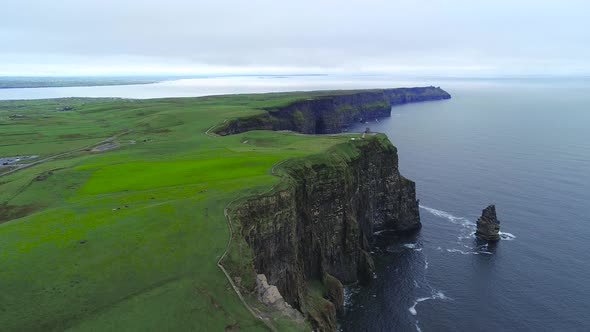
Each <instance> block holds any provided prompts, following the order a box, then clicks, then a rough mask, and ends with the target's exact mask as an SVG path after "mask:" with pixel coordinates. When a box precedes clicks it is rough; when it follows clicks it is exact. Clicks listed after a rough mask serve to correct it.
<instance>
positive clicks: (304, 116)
mask: <svg viewBox="0 0 590 332" xmlns="http://www.w3.org/2000/svg"><path fill="white" fill-rule="evenodd" d="M449 98H451V95H449V94H448V93H447V92H446V91H444V90H442V89H441V88H438V87H433V86H430V87H419V88H399V89H384V90H366V91H341V92H338V93H335V94H332V95H320V96H317V97H315V98H310V99H306V100H299V101H295V102H293V103H291V104H289V105H286V106H283V107H276V108H271V109H267V110H266V112H265V113H263V114H259V115H255V116H250V117H243V118H238V119H234V120H230V121H228V122H226V123H224V124H223V125H222V126H221V127H220V128H219V129H217V130H216V132H217V134H219V135H231V134H237V133H241V132H245V131H250V130H262V129H264V130H292V131H297V132H300V133H304V134H330V133H339V132H341V131H342V130H343V129H345V128H347V127H348V126H350V125H352V124H354V123H358V122H363V121H366V120H373V119H377V118H383V117H388V116H390V115H391V107H392V106H395V105H401V104H406V103H414V102H421V101H428V100H441V99H449Z"/></svg>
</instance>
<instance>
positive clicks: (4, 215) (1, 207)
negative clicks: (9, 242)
mask: <svg viewBox="0 0 590 332" xmlns="http://www.w3.org/2000/svg"><path fill="white" fill-rule="evenodd" d="M39 208H40V206H39V205H37V204H27V205H8V204H6V203H2V204H0V224H1V223H4V222H7V221H10V220H13V219H18V218H22V217H25V216H27V215H29V214H31V213H33V212H35V210H37V209H39Z"/></svg>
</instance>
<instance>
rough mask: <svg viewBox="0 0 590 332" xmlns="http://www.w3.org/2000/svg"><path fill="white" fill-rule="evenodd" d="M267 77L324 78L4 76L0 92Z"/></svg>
mask: <svg viewBox="0 0 590 332" xmlns="http://www.w3.org/2000/svg"><path fill="white" fill-rule="evenodd" d="M253 76H255V77H268V78H286V77H301V76H324V75H323V74H281V75H279V74H276V75H275V74H273V75H268V74H247V75H239V74H235V75H205V76H199V75H195V76H153V77H149V76H145V77H123V76H112V77H108V76H105V77H84V76H80V77H74V76H72V77H69V76H68V77H57V76H56V77H49V76H37V77H26V76H5V77H0V90H2V89H37V88H75V87H96V86H118V85H144V84H155V83H161V82H164V81H174V80H182V79H199V78H213V77H253Z"/></svg>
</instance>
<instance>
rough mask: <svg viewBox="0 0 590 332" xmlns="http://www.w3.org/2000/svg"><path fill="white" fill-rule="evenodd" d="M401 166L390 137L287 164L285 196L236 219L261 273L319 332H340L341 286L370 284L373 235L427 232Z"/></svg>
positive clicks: (258, 201)
mask: <svg viewBox="0 0 590 332" xmlns="http://www.w3.org/2000/svg"><path fill="white" fill-rule="evenodd" d="M397 161H398V159H397V150H396V148H395V147H394V146H393V145H392V144H391V143H390V142H389V141H388V140H387V138H386V137H385V135H381V134H380V135H376V136H368V137H367V139H365V140H356V141H350V142H349V143H344V144H341V145H339V146H337V147H335V148H333V149H332V150H330V151H329V152H328V153H326V154H324V155H321V156H315V157H308V158H304V159H294V160H289V161H287V162H286V163H285V164H284V165H283V166H282V169H283V170H285V172H286V175H285V176H284V177H283V181H284V182H285V183H286V185H284V186H282V187H281V188H282V189H277V190H276V191H274V192H271V193H268V194H265V195H263V196H261V197H256V198H253V199H251V200H248V201H246V202H245V203H243V204H241V205H240V206H239V207H238V208H236V209H235V210H234V211H233V212H232V215H233V218H234V219H236V220H239V222H240V223H241V225H242V229H243V234H242V235H243V236H244V237H245V239H246V241H247V243H248V244H249V245H250V246H251V248H252V251H253V253H254V268H255V270H256V273H261V274H264V275H266V277H267V278H268V283H269V284H271V285H276V286H277V287H278V289H279V291H280V293H281V294H282V295H283V297H284V298H285V300H286V301H287V302H288V303H289V304H291V305H292V306H294V307H295V308H298V309H300V310H301V311H302V312H304V313H305V314H306V315H307V317H308V318H309V319H310V320H311V321H312V323H313V324H314V325H315V327H316V328H317V329H320V330H334V329H335V309H337V308H338V306H339V305H341V304H342V303H341V301H342V298H341V295H342V294H341V292H342V286H341V284H340V283H342V284H348V283H353V282H355V281H357V280H361V281H362V280H366V279H368V278H370V277H371V274H372V269H373V262H372V259H371V256H370V255H369V254H368V251H369V241H370V239H371V236H372V234H373V232H374V231H376V230H381V229H391V230H398V231H410V230H415V229H418V228H420V226H421V224H420V217H419V212H418V204H417V201H416V192H415V184H414V182H412V181H410V180H408V179H406V178H404V177H403V176H401V175H400V173H399V171H398V162H397ZM336 279H337V280H336ZM312 280H320V281H322V282H323V284H324V286H325V287H326V288H327V289H328V292H327V293H328V294H327V295H326V296H325V297H326V298H327V299H326V300H325V303H323V305H322V306H321V307H322V309H321V310H320V311H321V312H320V313H318V311H317V310H315V309H314V306H313V304H312V303H311V301H310V300H309V298H307V297H306V296H307V295H306V287H307V286H308V284H309V282H310V281H312ZM328 300H330V301H331V302H328ZM323 301H324V300H323Z"/></svg>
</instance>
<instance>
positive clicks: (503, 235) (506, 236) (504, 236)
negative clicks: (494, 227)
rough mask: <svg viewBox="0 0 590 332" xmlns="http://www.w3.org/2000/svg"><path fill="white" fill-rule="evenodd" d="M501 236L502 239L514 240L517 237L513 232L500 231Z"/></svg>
mask: <svg viewBox="0 0 590 332" xmlns="http://www.w3.org/2000/svg"><path fill="white" fill-rule="evenodd" d="M500 238H501V239H502V240H506V241H512V240H514V239H516V236H515V235H514V234H512V233H508V232H500Z"/></svg>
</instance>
